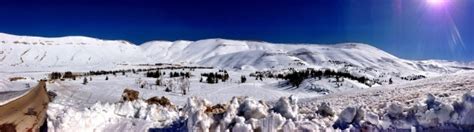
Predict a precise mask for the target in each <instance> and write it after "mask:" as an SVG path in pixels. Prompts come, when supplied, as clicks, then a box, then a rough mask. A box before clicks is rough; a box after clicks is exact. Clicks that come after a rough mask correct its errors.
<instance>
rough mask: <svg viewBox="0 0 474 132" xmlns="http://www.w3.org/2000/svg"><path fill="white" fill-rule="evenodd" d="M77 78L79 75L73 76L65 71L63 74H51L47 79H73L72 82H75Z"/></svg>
mask: <svg viewBox="0 0 474 132" xmlns="http://www.w3.org/2000/svg"><path fill="white" fill-rule="evenodd" d="M77 76H80V75H78V74H73V73H72V72H70V71H67V72H64V73H61V72H52V73H51V74H49V79H50V80H56V79H73V80H76V77H77Z"/></svg>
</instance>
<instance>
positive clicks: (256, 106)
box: [237, 97, 268, 119]
mask: <svg viewBox="0 0 474 132" xmlns="http://www.w3.org/2000/svg"><path fill="white" fill-rule="evenodd" d="M267 110H268V107H267V105H266V104H265V103H263V102H262V101H259V102H257V101H256V100H254V99H252V98H250V97H246V98H245V99H244V101H243V102H242V103H241V104H240V106H239V109H238V111H239V112H238V113H237V115H241V116H244V117H245V119H250V118H255V119H261V118H264V117H265V116H267V114H268V113H267Z"/></svg>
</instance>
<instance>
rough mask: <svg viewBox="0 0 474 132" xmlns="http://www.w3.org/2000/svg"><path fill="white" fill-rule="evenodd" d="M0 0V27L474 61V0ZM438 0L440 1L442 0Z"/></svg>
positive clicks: (20, 32) (138, 40)
mask: <svg viewBox="0 0 474 132" xmlns="http://www.w3.org/2000/svg"><path fill="white" fill-rule="evenodd" d="M427 1H428V0H287V1H283V0H259V1H257V0H199V1H198V0H189V1H184V0H2V1H0V18H1V19H0V32H4V33H10V34H18V35H35V36H51V37H56V36H67V35H83V36H90V37H97V38H102V39H124V40H128V41H131V42H133V43H136V44H141V43H143V42H146V41H151V40H182V39H184V40H198V39H206V38H227V39H241V40H261V41H268V42H277V43H322V44H331V43H340V42H361V43H367V44H371V45H373V46H376V47H378V48H380V49H383V50H385V51H387V52H389V53H391V54H394V55H396V56H399V57H401V58H406V59H448V60H457V61H473V60H474V46H473V45H472V44H473V43H474V37H472V36H473V35H474V24H473V23H474V1H473V0H444V2H443V4H441V5H433V4H428V2H427ZM441 1H443V0H441Z"/></svg>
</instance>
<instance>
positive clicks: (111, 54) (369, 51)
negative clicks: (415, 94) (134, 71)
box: [0, 33, 470, 76]
mask: <svg viewBox="0 0 474 132" xmlns="http://www.w3.org/2000/svg"><path fill="white" fill-rule="evenodd" d="M0 45H1V47H0V66H2V67H25V66H27V67H32V66H48V67H61V66H67V67H79V66H90V65H95V66H100V65H115V64H139V63H176V64H186V65H203V66H213V67H217V68H223V69H236V70H272V69H285V68H289V67H293V68H307V67H310V68H329V69H335V70H350V71H359V72H364V73H366V74H369V75H372V76H380V74H381V73H385V74H394V75H395V74H398V75H403V74H407V75H408V74H423V75H436V74H445V73H453V72H457V71H460V70H466V69H470V67H469V66H468V65H467V64H461V63H458V62H454V61H441V60H426V61H412V60H406V59H400V58H398V57H396V56H393V55H391V54H389V53H387V52H385V51H382V50H380V49H377V48H375V47H373V46H370V45H367V44H360V43H341V44H334V45H317V44H273V43H268V42H256V41H239V40H227V39H205V40H198V41H174V42H170V41H151V42H147V43H144V44H141V45H135V44H132V43H129V42H127V41H120V40H101V39H96V38H89V37H81V36H69V37H59V38H45V37H32V36H16V35H10V34H2V33H0Z"/></svg>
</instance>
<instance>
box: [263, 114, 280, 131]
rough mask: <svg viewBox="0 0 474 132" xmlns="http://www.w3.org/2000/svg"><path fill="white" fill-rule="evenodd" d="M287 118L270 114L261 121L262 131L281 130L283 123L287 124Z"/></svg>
mask: <svg viewBox="0 0 474 132" xmlns="http://www.w3.org/2000/svg"><path fill="white" fill-rule="evenodd" d="M285 120H286V119H285V118H283V117H282V116H281V115H280V114H278V113H270V115H269V116H267V117H265V118H263V119H262V120H261V121H260V124H261V125H260V126H261V130H262V131H263V132H274V131H278V130H280V129H281V127H282V126H283V123H285Z"/></svg>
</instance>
